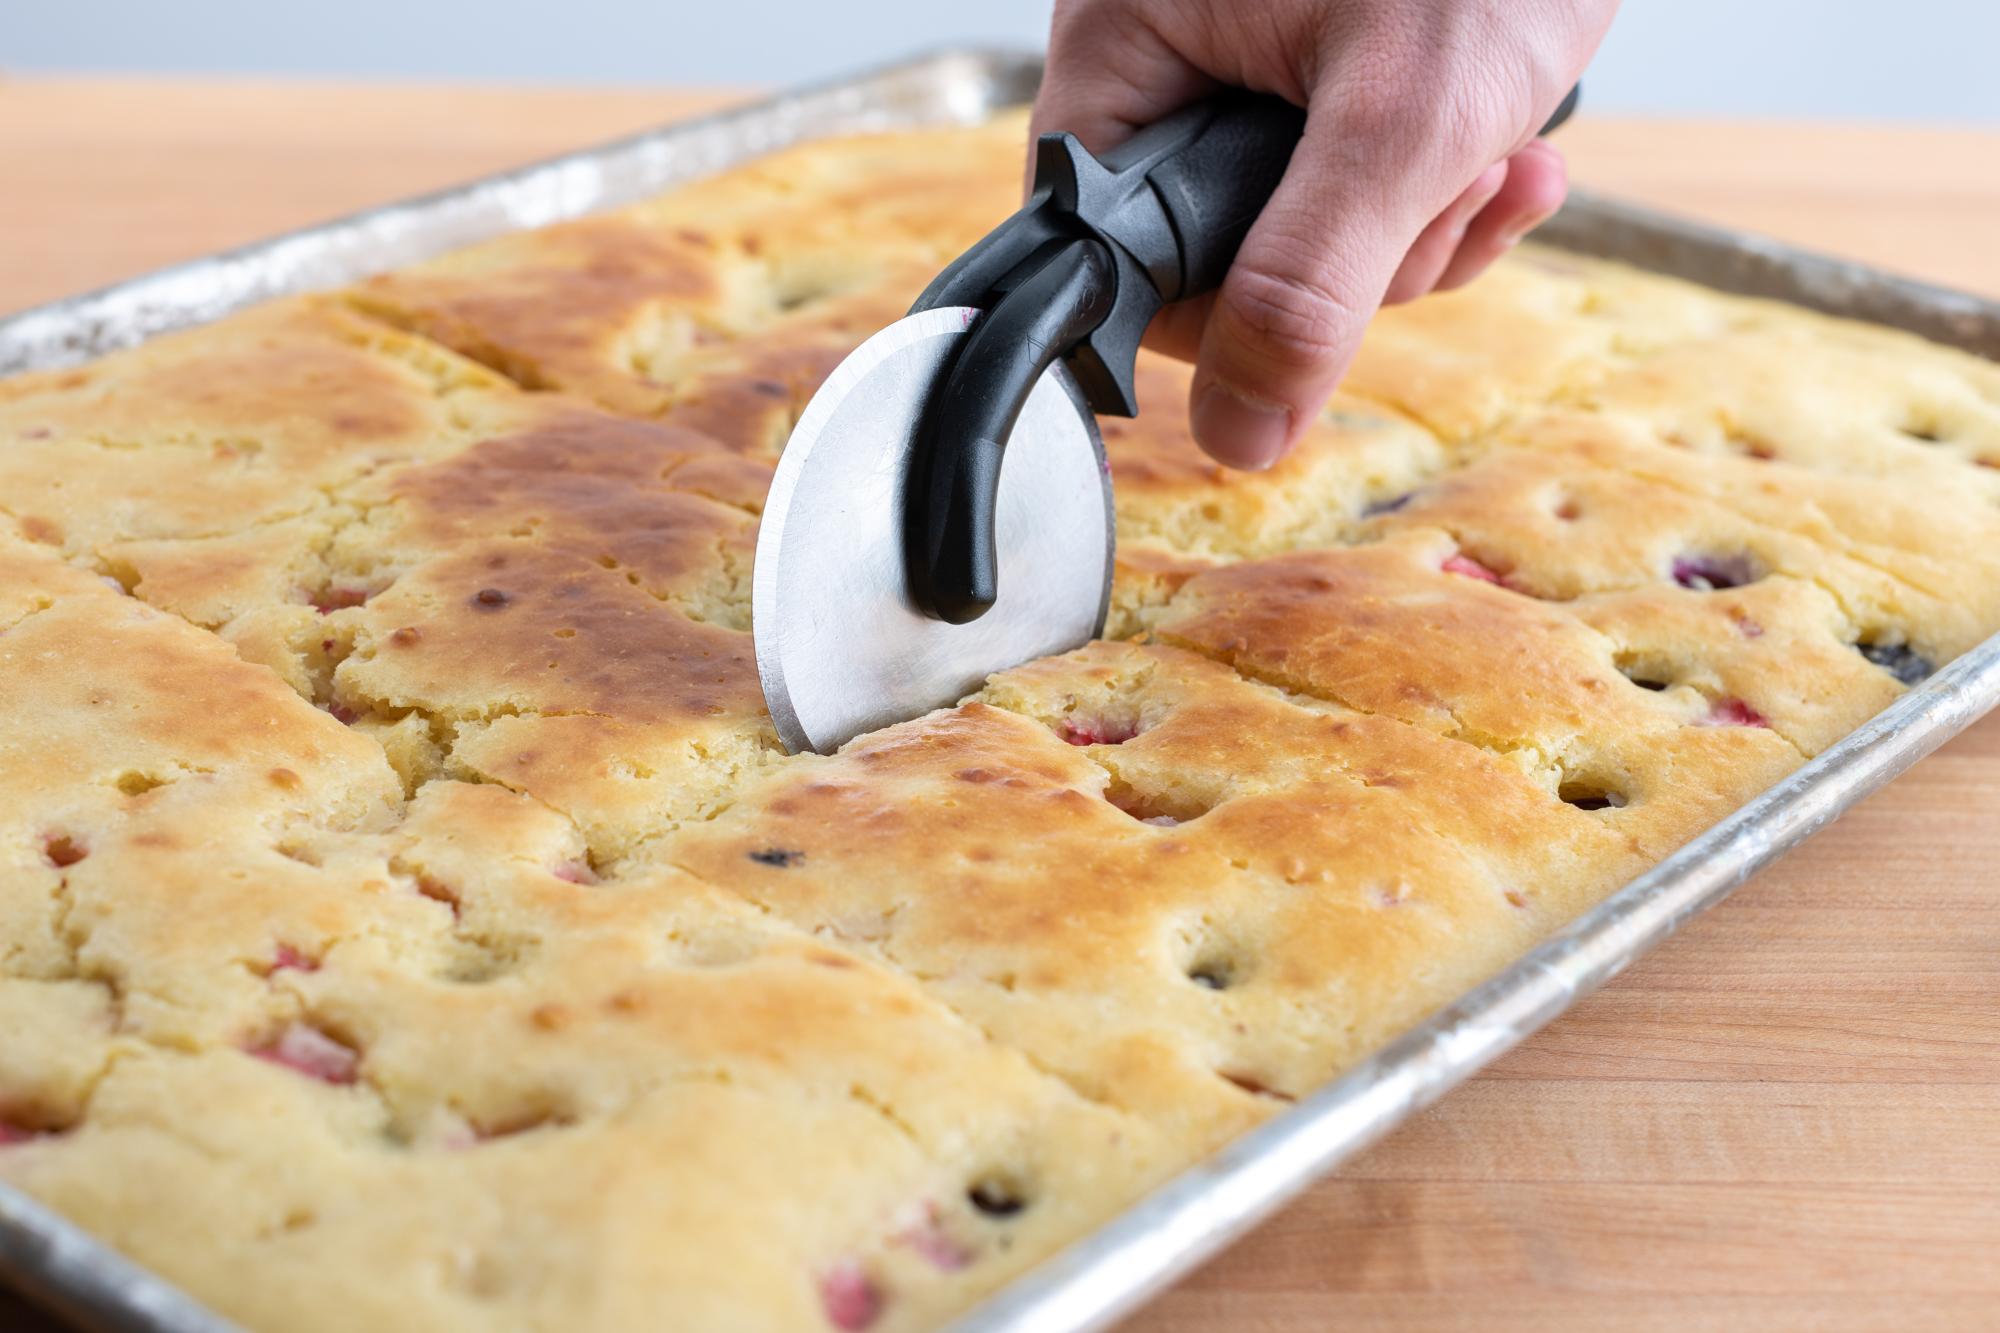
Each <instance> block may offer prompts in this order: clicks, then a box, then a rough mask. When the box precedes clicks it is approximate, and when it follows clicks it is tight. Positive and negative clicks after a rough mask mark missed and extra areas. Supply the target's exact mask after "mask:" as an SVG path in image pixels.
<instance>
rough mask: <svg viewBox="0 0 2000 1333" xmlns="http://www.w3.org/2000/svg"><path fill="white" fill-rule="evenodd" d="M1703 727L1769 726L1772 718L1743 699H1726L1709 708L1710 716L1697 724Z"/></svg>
mask: <svg viewBox="0 0 2000 1333" xmlns="http://www.w3.org/2000/svg"><path fill="white" fill-rule="evenodd" d="M1695 725H1696V726H1702V727H1769V726H1770V725H1771V719H1769V718H1767V717H1765V716H1764V715H1763V714H1762V713H1760V712H1758V711H1757V710H1756V709H1754V708H1752V707H1751V706H1750V705H1749V704H1746V703H1744V702H1743V701H1742V700H1741V699H1724V700H1723V701H1722V702H1721V703H1718V704H1716V705H1715V706H1714V707H1713V708H1710V709H1709V710H1708V716H1706V717H1704V718H1703V719H1702V720H1701V721H1700V722H1698V723H1696V724H1695Z"/></svg>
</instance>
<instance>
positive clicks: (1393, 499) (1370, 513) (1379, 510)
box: [1361, 491, 1416, 518]
mask: <svg viewBox="0 0 2000 1333" xmlns="http://www.w3.org/2000/svg"><path fill="white" fill-rule="evenodd" d="M1415 495H1416V492H1415V491H1404V492H1403V493H1402V494H1401V495H1392V496H1390V497H1389V498H1388V499H1386V500H1371V501H1369V503H1368V507H1367V508H1365V509H1363V510H1362V511H1361V517H1363V518H1374V517H1376V516H1377V515H1380V514H1393V513H1395V512H1396V511H1397V510H1398V509H1401V508H1402V507H1403V506H1404V505H1406V504H1408V503H1409V502H1410V501H1411V499H1412V498H1414V497H1415Z"/></svg>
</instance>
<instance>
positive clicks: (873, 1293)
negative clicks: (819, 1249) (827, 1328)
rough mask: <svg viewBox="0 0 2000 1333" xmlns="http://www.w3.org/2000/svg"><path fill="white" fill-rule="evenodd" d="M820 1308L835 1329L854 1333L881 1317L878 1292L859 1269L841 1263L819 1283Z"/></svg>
mask: <svg viewBox="0 0 2000 1333" xmlns="http://www.w3.org/2000/svg"><path fill="white" fill-rule="evenodd" d="M819 1303H820V1308H822V1309H823V1310H825V1311H826V1321H827V1322H828V1323H829V1324H832V1325H833V1326H834V1327H835V1328H838V1329H842V1330H845V1331H846V1333H855V1331H856V1330H859V1329H864V1328H867V1327H868V1326H869V1325H871V1324H873V1323H874V1322H875V1321H876V1320H877V1319H879V1318H881V1317H882V1291H881V1288H879V1287H877V1286H876V1285H875V1283H874V1281H873V1280H872V1279H870V1278H869V1276H868V1274H866V1273H865V1272H863V1271H862V1270H861V1265H860V1264H858V1263H856V1262H855V1261H854V1260H852V1259H842V1260H841V1261H840V1262H839V1263H837V1264H835V1265H834V1266H833V1267H831V1268H829V1269H827V1270H826V1272H824V1273H822V1274H821V1275H820V1279H819Z"/></svg>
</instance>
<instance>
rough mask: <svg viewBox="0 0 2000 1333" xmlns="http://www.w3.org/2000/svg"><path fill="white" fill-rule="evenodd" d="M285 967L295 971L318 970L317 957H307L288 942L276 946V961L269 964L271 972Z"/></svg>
mask: <svg viewBox="0 0 2000 1333" xmlns="http://www.w3.org/2000/svg"><path fill="white" fill-rule="evenodd" d="M287 968H289V969H291V970H292V971H295V972H317V971H319V959H317V958H308V957H306V956H305V955H304V954H302V953H300V952H299V951H298V950H297V949H294V948H293V947H292V946H291V945H289V944H280V945H279V946H278V961H277V962H275V963H273V964H271V970H272V971H273V972H283V971H285V970H286V969H287Z"/></svg>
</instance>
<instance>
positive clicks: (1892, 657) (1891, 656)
mask: <svg viewBox="0 0 2000 1333" xmlns="http://www.w3.org/2000/svg"><path fill="white" fill-rule="evenodd" d="M1854 646H1855V647H1856V648H1857V649H1859V650H1860V652H1861V655H1862V656H1863V657H1865V658H1867V659H1868V660H1869V661H1871V662H1873V663H1874V664H1875V665H1876V666H1878V667H1881V668H1882V669H1883V670H1884V671H1886V672H1888V673H1889V674H1890V675H1892V676H1894V677H1895V678H1896V679H1897V680H1900V681H1901V682H1903V684H1905V685H1915V684H1916V683H1917V682H1919V681H1921V680H1923V679H1924V678H1925V677H1927V676H1929V675H1930V674H1931V673H1932V672H1934V671H1936V670H1937V666H1936V664H1935V663H1933V662H1932V661H1931V660H1930V659H1929V658H1928V657H1925V656H1924V655H1923V654H1922V653H1919V652H1916V651H1914V650H1913V649H1912V648H1911V647H1910V645H1908V644H1907V643H1857V644H1855V645H1854Z"/></svg>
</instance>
